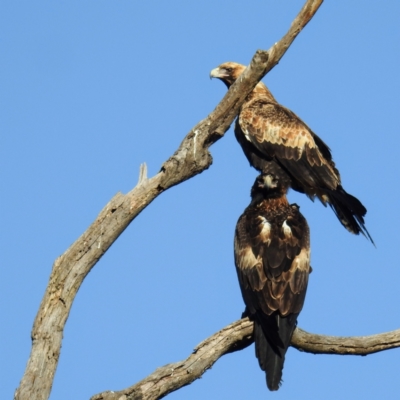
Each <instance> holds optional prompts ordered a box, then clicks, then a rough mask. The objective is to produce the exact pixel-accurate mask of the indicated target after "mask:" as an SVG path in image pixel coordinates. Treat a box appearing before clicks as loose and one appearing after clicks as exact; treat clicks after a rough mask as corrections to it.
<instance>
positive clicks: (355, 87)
mask: <svg viewBox="0 0 400 400" xmlns="http://www.w3.org/2000/svg"><path fill="white" fill-rule="evenodd" d="M303 3H304V0H291V1H271V0H252V1H216V0H214V1H210V0H203V1H197V2H194V1H183V0H181V1H178V0H169V1H161V0H158V1H156V0H154V1H152V0H148V1H132V0H131V1H126V0H124V1H84V2H82V1H72V0H71V1H57V2H54V1H53V2H51V1H35V2H33V1H2V2H1V4H0V38H1V40H0V54H1V62H0V88H1V89H0V131H1V150H0V151H1V154H0V169H1V171H2V179H1V185H2V194H1V208H2V213H1V227H2V229H1V231H2V232H1V252H0V257H1V261H0V262H1V278H0V282H1V290H0V301H1V320H0V325H1V330H0V332H1V333H0V347H1V366H2V373H1V385H0V398H1V399H10V398H12V395H13V392H14V390H15V389H16V387H17V386H18V384H19V381H20V379H21V377H22V374H23V372H24V369H25V365H26V361H27V358H28V356H29V352H30V348H31V340H30V332H31V328H32V323H33V320H34V317H35V315H36V312H37V309H38V306H39V303H40V301H41V298H42V296H43V293H44V290H45V287H46V285H47V282H48V278H49V274H50V270H51V266H52V263H53V261H54V259H55V258H56V257H57V256H59V255H60V254H62V253H63V252H64V251H65V250H66V249H67V248H68V247H69V246H70V244H71V243H72V242H74V241H75V240H76V238H78V237H79V236H80V235H81V234H82V233H83V232H84V230H85V229H86V228H87V227H88V226H89V224H90V223H91V222H92V221H93V220H94V219H95V217H96V215H97V214H98V212H99V211H100V210H101V209H102V208H103V207H104V205H105V204H106V203H107V202H108V201H109V200H110V199H111V197H112V196H113V195H114V194H115V193H116V192H118V191H122V192H124V193H126V192H127V191H129V190H130V189H131V188H132V187H133V186H134V185H135V184H136V182H137V179H138V173H139V165H140V163H142V162H146V163H147V165H148V167H149V175H150V176H153V175H154V174H155V173H157V172H158V170H159V169H160V166H161V164H162V163H163V162H164V161H165V160H166V159H167V158H168V157H169V156H170V155H172V153H173V152H174V151H175V150H176V148H177V147H178V146H179V144H180V142H181V140H182V139H183V137H184V136H185V135H186V134H187V133H188V132H189V130H190V129H191V128H192V127H193V126H194V125H195V124H196V123H197V122H198V121H199V120H201V119H203V118H205V117H206V116H207V115H208V114H209V113H210V112H211V111H212V110H213V109H214V107H215V106H216V105H217V103H218V102H219V101H220V99H221V98H222V96H223V95H224V94H225V92H226V88H225V86H224V85H223V84H222V83H221V82H219V81H217V80H213V81H210V79H209V71H210V70H211V69H212V68H214V67H216V66H217V65H219V64H220V63H222V62H225V61H237V62H241V63H244V64H247V63H248V62H249V61H250V59H251V57H252V56H253V54H254V52H255V51H256V50H257V49H259V48H262V49H268V48H269V47H270V46H271V45H272V44H273V43H274V42H276V41H277V40H279V39H280V38H281V37H282V35H283V34H284V33H285V32H286V31H287V29H288V28H289V26H290V24H291V22H292V20H293V18H294V17H295V15H296V14H297V13H298V11H299V10H300V8H301V7H302V5H303ZM399 20H400V3H399V2H398V1H397V0H392V1H389V0H388V1H385V2H376V1H375V2H374V1H361V0H354V1H353V0H352V1H348V0H340V1H326V2H325V3H324V4H323V5H322V7H321V9H320V10H319V11H318V12H317V14H316V16H315V17H314V19H313V20H312V21H311V22H310V23H309V25H308V26H307V27H306V28H305V30H304V31H303V32H302V33H301V34H300V35H299V37H298V38H297V39H296V41H295V42H294V44H293V45H292V46H291V48H290V49H289V51H288V52H287V54H286V55H285V56H284V58H283V59H282V60H281V62H280V64H279V65H277V66H276V67H275V68H274V69H273V71H271V72H270V73H269V74H268V75H267V77H266V78H265V79H264V82H265V83H266V84H267V85H268V86H269V88H270V89H271V91H272V92H273V94H274V95H275V97H276V98H277V99H278V101H280V102H281V103H282V104H284V105H286V106H287V107H289V108H291V109H292V110H293V111H294V112H296V113H297V114H298V115H299V116H300V117H301V118H302V119H303V120H304V121H305V122H306V123H307V124H309V125H310V126H311V128H312V129H313V130H314V131H315V132H316V133H317V134H318V135H319V136H321V137H322V138H323V140H324V141H326V142H327V144H328V145H329V146H330V147H331V149H332V151H333V156H334V159H335V161H336V164H337V166H338V167H339V169H340V172H341V174H342V180H343V185H344V187H345V189H346V190H347V191H348V192H350V193H352V194H354V195H355V196H357V197H358V198H359V199H361V201H362V202H363V203H364V204H365V205H366V207H367V208H368V214H367V217H366V225H367V228H368V229H369V231H370V233H371V235H372V236H373V238H374V240H375V242H376V245H377V248H374V247H373V246H372V245H371V244H370V243H369V242H368V241H367V240H366V239H365V238H364V237H357V236H353V235H351V234H349V233H348V232H347V231H345V230H344V229H343V228H342V226H341V225H340V224H339V222H338V221H337V220H336V218H335V216H334V214H333V212H332V211H331V210H330V209H325V208H324V207H323V206H322V205H321V204H319V203H318V202H316V203H312V202H311V201H310V200H308V199H307V198H306V197H305V196H302V195H299V194H297V193H295V192H290V193H289V200H290V201H291V202H296V203H298V204H299V205H300V206H301V211H302V213H303V214H304V216H305V217H306V218H307V220H308V222H309V225H310V229H311V244H312V266H313V273H312V275H311V277H310V282H309V289H308V293H307V298H306V302H305V306H304V309H303V311H302V314H301V315H300V318H299V326H300V327H301V328H303V329H305V330H307V331H309V332H314V333H320V334H330V335H343V336H347V335H349V336H350V335H370V334H375V333H380V332H385V331H390V330H393V329H397V328H399V326H400V294H399V282H400V265H399V261H398V260H399V247H400V245H399V236H400V234H399V228H398V227H399V222H400V216H399V212H398V209H399V172H400V154H399V145H400V141H399V122H398V120H399V113H400V96H399V91H400V79H399V71H400V55H399V54H400V46H399V43H400V25H399ZM211 152H212V155H213V157H214V163H213V165H212V166H211V168H210V169H209V170H207V171H205V172H204V173H203V174H201V175H199V176H196V177H195V178H193V179H191V180H190V181H188V182H185V183H183V184H181V185H179V186H178V187H174V188H172V189H170V190H169V191H167V192H166V193H163V194H162V195H161V196H160V197H158V198H157V199H156V200H155V201H154V202H153V203H152V204H151V205H150V206H149V207H148V208H146V209H145V210H144V211H143V212H142V213H141V214H140V215H139V216H138V218H137V219H136V220H134V221H133V223H132V224H131V225H130V226H129V227H128V229H127V230H126V231H125V232H124V233H123V235H122V236H121V237H120V238H119V239H118V241H117V242H116V243H115V244H114V245H113V246H112V247H111V248H110V250H109V251H108V252H107V253H106V255H105V256H104V257H103V258H102V259H101V261H100V262H99V263H98V264H97V265H96V266H95V267H94V269H93V270H92V272H91V273H90V274H89V275H88V277H87V278H86V280H85V281H84V283H83V285H82V287H81V289H80V291H79V293H78V296H77V298H76V301H75V303H74V305H73V307H72V311H71V314H70V317H69V319H68V322H67V325H66V329H65V332H64V341H63V346H62V352H61V357H60V362H59V366H58V370H57V373H56V376H55V380H54V386H53V391H52V395H51V398H52V399H57V400H69V399H88V398H89V397H90V396H91V395H93V394H96V393H98V392H101V391H103V390H120V389H123V388H125V387H127V386H129V385H131V384H133V383H135V382H137V381H139V380H140V379H142V378H144V377H145V376H146V375H148V374H149V373H151V372H152V371H154V370H155V369H156V368H157V367H159V366H162V365H165V364H167V363H170V362H175V361H178V360H181V359H184V358H186V357H187V356H188V355H189V354H190V352H191V351H192V349H193V348H194V347H195V346H196V345H197V344H198V343H200V342H201V341H202V340H203V339H205V338H206V337H208V336H210V335H211V334H213V333H214V332H216V331H218V330H219V329H221V328H223V327H224V326H226V325H227V324H229V323H231V322H233V321H235V320H237V319H238V318H239V317H240V315H241V313H242V311H243V309H244V305H243V301H242V298H241V294H240V291H239V286H238V283H237V278H236V273H235V268H234V263H233V233H234V228H235V224H236V221H237V219H238V217H239V215H240V214H241V213H242V212H243V210H244V208H245V207H246V206H247V205H248V203H249V191H250V187H251V185H252V183H253V181H254V178H255V177H256V175H257V172H256V171H255V170H253V169H251V168H250V167H249V165H248V162H247V160H246V159H245V157H244V155H243V153H242V150H241V149H240V147H239V145H238V144H237V143H236V141H235V139H234V136H233V132H232V130H230V131H229V132H227V134H226V136H225V137H224V138H223V139H222V140H220V141H219V142H217V143H216V144H215V145H214V146H212V148H211ZM399 369H400V350H391V351H386V352H383V353H379V354H374V355H370V356H367V357H350V356H332V355H330V356H328V355H326V356H325V355H311V354H304V353H300V352H298V351H297V350H295V349H293V348H291V349H289V351H288V355H287V359H286V364H285V368H284V375H283V378H284V383H283V386H282V387H281V389H280V390H279V391H278V392H277V393H274V394H271V393H268V391H267V388H266V385H265V380H264V374H263V373H262V372H261V371H260V369H259V367H258V363H257V360H256V358H255V356H254V348H253V346H251V347H249V348H247V349H246V350H244V351H241V352H236V353H234V354H231V355H228V356H225V357H223V358H222V359H220V360H219V361H218V362H217V363H216V365H215V366H214V367H213V368H212V369H211V370H210V371H208V372H207V373H206V374H205V375H204V376H203V378H202V379H200V380H198V381H196V382H194V383H193V384H192V385H190V386H188V387H186V388H183V389H181V390H179V391H178V392H175V393H173V394H171V395H169V397H168V398H169V399H171V400H178V399H193V400H196V399H204V398H207V399H250V398H252V399H263V398H267V397H268V398H272V397H273V398H275V399H292V398H297V399H332V400H333V399H334V400H337V399H354V398H363V399H378V398H380V399H397V398H399V393H400V380H399Z"/></svg>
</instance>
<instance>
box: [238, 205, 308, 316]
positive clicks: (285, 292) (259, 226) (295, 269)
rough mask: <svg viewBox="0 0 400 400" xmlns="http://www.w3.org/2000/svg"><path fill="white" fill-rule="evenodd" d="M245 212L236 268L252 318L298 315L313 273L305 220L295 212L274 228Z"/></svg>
mask: <svg viewBox="0 0 400 400" xmlns="http://www.w3.org/2000/svg"><path fill="white" fill-rule="evenodd" d="M292 207H295V206H292ZM246 211H247V210H246ZM246 211H245V213H244V214H243V215H242V216H241V218H240V219H239V221H238V224H237V227H236V233H235V264H236V269H237V273H238V278H239V283H240V287H241V290H242V294H243V298H244V301H245V303H246V306H247V307H248V309H249V312H250V314H258V313H262V314H264V315H271V314H272V313H274V312H275V311H278V312H279V314H280V315H281V316H282V317H285V316H287V315H289V314H292V313H295V314H298V313H299V312H300V310H301V309H302V307H303V303H304V298H305V294H306V289H307V283H308V275H309V271H310V249H309V230H308V225H307V222H306V220H305V219H304V217H303V216H302V215H301V214H300V213H299V212H294V213H293V214H294V215H291V216H288V218H287V219H286V220H285V221H284V223H283V224H282V225H281V226H274V225H273V224H271V223H270V222H269V221H268V220H267V218H266V216H265V215H262V214H258V213H251V212H249V213H247V212H246Z"/></svg>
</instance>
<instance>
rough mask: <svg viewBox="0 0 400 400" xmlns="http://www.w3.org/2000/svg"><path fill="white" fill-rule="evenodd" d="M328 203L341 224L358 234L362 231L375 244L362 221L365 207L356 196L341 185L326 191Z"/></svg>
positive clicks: (365, 211)
mask: <svg viewBox="0 0 400 400" xmlns="http://www.w3.org/2000/svg"><path fill="white" fill-rule="evenodd" d="M328 197H329V205H330V206H331V208H332V210H333V211H334V213H335V214H336V216H337V218H338V219H339V221H340V222H341V223H342V225H343V226H344V227H345V228H346V229H347V230H348V231H350V232H352V233H355V234H356V235H358V234H359V233H362V234H363V235H364V236H365V237H366V238H368V239H369V240H370V241H371V243H372V244H373V245H375V243H374V241H373V239H372V237H371V235H370V234H369V232H368V230H367V228H366V227H365V223H364V216H365V214H366V213H367V209H366V208H365V207H364V206H363V204H362V203H361V202H360V200H358V199H357V198H356V197H354V196H352V195H351V194H349V193H347V192H346V191H345V190H344V189H343V187H342V186H338V187H337V188H336V190H330V191H328Z"/></svg>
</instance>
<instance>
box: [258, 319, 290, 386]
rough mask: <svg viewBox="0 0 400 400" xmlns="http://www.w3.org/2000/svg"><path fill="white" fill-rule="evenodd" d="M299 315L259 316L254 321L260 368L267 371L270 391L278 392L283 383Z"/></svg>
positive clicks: (266, 375)
mask: <svg viewBox="0 0 400 400" xmlns="http://www.w3.org/2000/svg"><path fill="white" fill-rule="evenodd" d="M297 315H298V314H291V315H289V316H287V317H281V316H280V315H279V314H277V313H275V314H273V315H271V316H261V317H260V316H258V317H259V318H256V319H255V321H254V341H255V349H256V357H257V359H258V362H259V364H260V368H261V369H262V370H263V371H265V377H266V382H267V386H268V389H269V390H271V391H274V390H278V389H279V387H280V386H281V383H282V370H283V364H284V362H285V354H286V351H287V349H288V347H289V345H290V340H291V338H292V335H293V331H294V329H295V327H296V321H297Z"/></svg>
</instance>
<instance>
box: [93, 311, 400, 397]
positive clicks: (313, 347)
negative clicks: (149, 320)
mask: <svg viewBox="0 0 400 400" xmlns="http://www.w3.org/2000/svg"><path fill="white" fill-rule="evenodd" d="M252 343H253V323H252V322H251V321H249V319H248V318H245V319H241V320H239V321H236V322H234V323H232V324H230V325H228V326H227V327H225V328H224V329H222V330H220V331H219V332H217V333H215V334H214V335H212V336H210V337H209V338H208V339H206V340H204V341H203V342H201V343H200V344H199V345H198V346H197V347H196V348H195V349H194V351H193V352H192V354H191V355H190V356H189V357H188V358H187V359H186V360H183V361H180V362H177V363H174V364H168V365H165V366H164V367H161V368H158V369H157V370H156V371H155V372H153V373H152V374H150V375H149V376H147V377H146V378H145V379H143V380H141V381H140V382H138V383H136V384H135V385H133V386H130V387H129V388H127V389H124V390H121V391H118V392H111V391H107V392H103V393H100V394H97V395H95V396H93V397H92V398H91V400H139V399H140V400H156V399H161V398H163V397H164V396H166V395H167V394H168V393H171V392H173V391H175V390H178V389H180V388H181V387H183V386H186V385H189V384H190V383H192V382H193V381H194V380H196V379H198V378H200V377H201V376H202V375H203V374H204V373H205V372H206V371H207V370H208V369H209V368H211V367H212V366H213V365H214V363H215V362H216V361H217V360H218V359H219V358H220V357H222V356H223V355H225V354H228V353H232V352H234V351H238V350H242V349H244V348H245V347H247V346H249V345H250V344H252ZM291 345H292V346H293V347H295V348H296V349H298V350H300V351H304V352H307V353H314V354H342V355H360V356H365V355H367V354H372V353H377V352H379V351H383V350H388V349H393V348H396V347H400V329H397V330H395V331H392V332H387V333H381V334H378V335H372V336H360V337H337V336H324V335H315V334H312V333H308V332H305V331H303V330H301V329H299V328H297V329H296V330H295V332H294V334H293V337H292V344H291Z"/></svg>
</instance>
